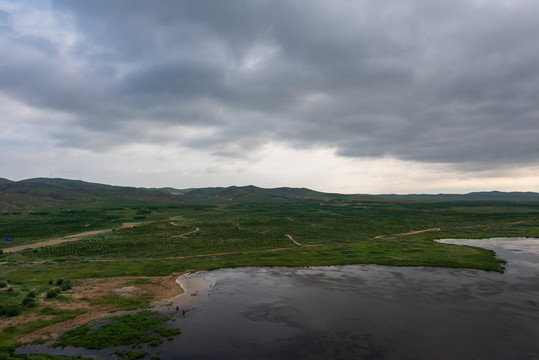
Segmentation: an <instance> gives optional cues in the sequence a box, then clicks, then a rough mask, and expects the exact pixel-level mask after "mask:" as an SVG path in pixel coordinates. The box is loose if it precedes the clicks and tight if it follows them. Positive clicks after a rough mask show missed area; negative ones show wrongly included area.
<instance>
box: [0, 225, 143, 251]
mask: <svg viewBox="0 0 539 360" xmlns="http://www.w3.org/2000/svg"><path fill="white" fill-rule="evenodd" d="M139 224H142V223H124V224H122V226H121V227H120V228H119V229H128V228H132V227H135V226H137V225H139ZM112 230H113V229H101V230H92V231H85V232H82V233H79V234H73V235H67V236H62V237H59V238H53V239H49V240H45V241H40V242H36V243H33V244H25V245H19V246H13V247H9V248H4V249H2V250H3V251H4V252H5V253H12V252H16V251H21V250H24V249H35V248H38V247H42V246H49V245H57V244H61V243H64V242H68V241H77V240H81V239H82V238H84V237H86V236H91V235H99V234H105V233H109V232H112Z"/></svg>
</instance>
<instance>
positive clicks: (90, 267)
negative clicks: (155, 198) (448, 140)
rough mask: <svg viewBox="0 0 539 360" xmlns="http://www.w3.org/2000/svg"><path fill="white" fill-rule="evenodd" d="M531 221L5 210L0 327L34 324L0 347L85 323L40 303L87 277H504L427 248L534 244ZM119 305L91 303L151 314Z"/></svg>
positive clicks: (524, 207) (299, 208)
mask: <svg viewBox="0 0 539 360" xmlns="http://www.w3.org/2000/svg"><path fill="white" fill-rule="evenodd" d="M538 215H539V203H537V202H532V201H530V202H523V201H519V202H511V201H426V200H413V201H410V200H378V199H371V200H368V199H367V200H365V199H361V200H354V199H350V198H346V199H328V200H327V201H321V200H319V199H289V198H286V199H273V200H272V201H252V200H250V201H241V200H238V201H223V200H222V199H220V200H214V201H209V200H207V199H206V200H203V201H189V202H183V203H175V204H172V205H171V204H170V203H166V204H161V205H160V204H158V203H155V202H151V203H146V204H142V205H141V204H140V203H137V204H135V205H134V206H133V205H131V206H125V204H124V206H111V204H107V207H104V208H99V207H98V206H95V204H94V206H91V207H88V208H86V209H83V208H79V209H73V210H71V209H70V210H66V209H56V210H55V209H48V210H47V211H34V212H16V213H9V212H5V213H3V214H2V215H0V229H1V231H2V234H0V235H1V236H2V240H3V239H4V237H8V236H9V237H12V238H13V241H9V242H4V243H3V244H2V245H3V250H4V251H3V252H2V254H1V255H0V304H2V306H1V308H0V321H2V320H3V321H6V323H8V320H10V319H14V318H17V317H21V318H28V317H29V316H32V314H34V315H35V316H37V319H36V320H35V321H33V322H26V323H25V324H24V325H21V326H17V325H10V326H8V327H5V328H4V329H3V330H2V331H0V343H3V344H13V343H16V342H17V339H18V338H19V337H20V336H21V335H23V334H27V333H29V332H32V331H36V330H38V329H41V328H45V327H47V326H48V325H50V324H52V323H58V322H63V321H67V320H69V319H72V318H74V317H76V316H78V315H80V314H81V313H83V312H84V311H83V310H76V309H75V310H70V311H67V310H61V309H55V308H53V307H50V306H49V303H50V301H51V299H54V300H55V301H64V302H67V303H68V302H70V301H71V298H72V297H73V295H74V293H76V291H77V284H78V281H81V280H82V279H87V278H107V277H116V276H150V277H151V276H164V275H169V274H171V273H175V272H176V273H177V272H183V271H196V270H202V269H217V268H222V267H243V266H317V265H342V264H382V265H395V266H439V267H455V268H469V269H479V270H487V271H503V268H504V262H503V260H500V259H497V258H496V256H495V254H494V253H493V252H492V251H489V250H485V249H479V248H474V247H468V246H455V245H448V244H440V243H437V242H435V241H434V240H435V239H440V238H485V237H497V236H498V237H499V236H511V237H520V236H522V237H538V236H539V216H538ZM126 224H127V225H126ZM99 230H103V232H100V231H99ZM424 230H428V231H424ZM89 231H96V233H94V234H91V235H84V236H80V237H78V238H76V239H75V240H73V239H71V241H65V242H60V243H57V244H54V245H48V246H38V247H35V248H29V249H25V250H21V251H15V252H9V250H8V249H9V248H11V247H15V246H21V245H29V244H38V243H40V242H44V241H47V240H49V239H52V238H60V237H63V236H67V235H74V234H80V233H86V232H89ZM139 281H141V283H143V282H144V280H139ZM66 284H69V285H70V286H69V287H67V286H66ZM117 297H118V299H116V298H114V299H113V298H110V299H109V298H106V299H105V298H104V299H102V300H99V301H101V303H100V302H99V301H96V300H94V304H95V305H96V306H97V305H100V304H107V302H112V303H115V304H116V305H118V306H119V307H120V308H124V309H137V308H141V307H145V306H147V305H148V299H132V300H129V301H128V300H125V299H121V297H119V296H117ZM8 350H9V349H8ZM8 350H5V351H4V352H3V353H4V354H5V356H6V357H5V358H17V357H14V356H15V355H9V351H8ZM1 354H2V350H1V349H0V355H1ZM0 358H2V357H0ZM21 358H22V357H21ZM28 358H31V357H28Z"/></svg>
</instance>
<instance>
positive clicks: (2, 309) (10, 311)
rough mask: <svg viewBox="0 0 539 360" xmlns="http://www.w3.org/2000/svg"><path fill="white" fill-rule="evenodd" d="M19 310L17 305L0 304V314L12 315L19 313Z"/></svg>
mask: <svg viewBox="0 0 539 360" xmlns="http://www.w3.org/2000/svg"><path fill="white" fill-rule="evenodd" d="M21 311H22V310H21V308H20V306H18V305H0V315H6V316H9V317H13V316H17V315H19V314H20V313H21Z"/></svg>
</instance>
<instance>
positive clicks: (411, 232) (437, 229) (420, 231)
mask: <svg viewBox="0 0 539 360" xmlns="http://www.w3.org/2000/svg"><path fill="white" fill-rule="evenodd" d="M440 230H441V228H439V227H438V228H432V229H425V230H414V231H409V232H407V233H400V234H390V235H378V236H375V237H374V238H375V239H387V238H388V237H391V236H406V235H414V234H419V233H423V232H427V231H440Z"/></svg>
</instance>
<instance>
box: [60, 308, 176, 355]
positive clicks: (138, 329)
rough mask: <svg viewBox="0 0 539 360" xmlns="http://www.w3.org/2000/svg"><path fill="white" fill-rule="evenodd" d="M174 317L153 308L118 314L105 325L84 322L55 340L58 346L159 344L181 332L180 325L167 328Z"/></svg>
mask: <svg viewBox="0 0 539 360" xmlns="http://www.w3.org/2000/svg"><path fill="white" fill-rule="evenodd" d="M169 319H170V317H168V316H165V315H162V314H160V313H157V312H153V311H147V310H145V311H141V312H138V313H136V314H129V315H124V316H117V317H113V318H111V319H110V321H109V322H107V323H106V324H104V325H101V326H99V327H97V328H92V327H91V326H90V325H81V326H79V327H76V328H74V329H71V330H68V331H66V332H64V333H63V334H62V335H61V336H60V337H59V339H58V341H56V342H55V343H54V345H53V346H54V347H65V346H75V347H84V348H86V349H104V348H107V347H112V346H119V345H135V344H140V343H148V344H149V345H158V344H160V343H161V342H162V341H163V339H162V338H163V337H169V336H173V335H176V334H179V333H180V329H178V328H170V329H167V328H165V327H163V324H164V323H165V322H167V321H168V320H169Z"/></svg>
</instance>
